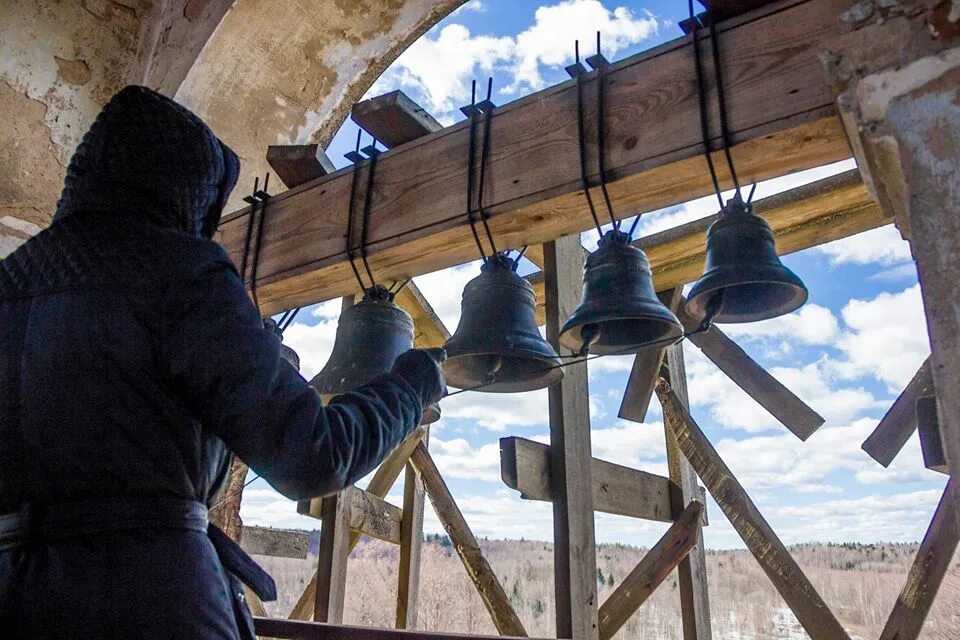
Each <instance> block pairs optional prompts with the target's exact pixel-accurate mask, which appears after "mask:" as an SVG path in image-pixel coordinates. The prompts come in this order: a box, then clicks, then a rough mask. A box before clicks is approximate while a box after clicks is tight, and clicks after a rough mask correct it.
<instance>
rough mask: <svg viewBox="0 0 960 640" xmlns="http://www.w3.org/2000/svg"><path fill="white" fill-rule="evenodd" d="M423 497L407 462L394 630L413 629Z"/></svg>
mask: <svg viewBox="0 0 960 640" xmlns="http://www.w3.org/2000/svg"><path fill="white" fill-rule="evenodd" d="M424 497H425V490H424V488H423V481H422V480H421V479H420V476H418V475H417V472H416V469H414V468H413V465H412V464H410V463H407V470H406V476H405V477H404V481H403V521H402V522H401V523H400V567H399V570H398V572H397V619H396V627H397V628H398V629H413V628H415V627H416V626H417V605H418V604H419V596H420V552H421V548H422V546H423V507H424V504H423V503H424Z"/></svg>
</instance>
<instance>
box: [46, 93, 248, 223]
mask: <svg viewBox="0 0 960 640" xmlns="http://www.w3.org/2000/svg"><path fill="white" fill-rule="evenodd" d="M239 171H240V161H239V160H238V159H237V156H236V154H235V153H234V152H233V151H231V150H230V148H229V147H227V146H226V145H225V144H223V143H222V142H220V140H218V139H217V137H216V136H214V135H213V132H212V131H210V129H209V128H208V127H207V125H205V124H204V123H203V121H202V120H200V118H198V117H197V116H196V115H194V114H193V113H191V112H190V111H189V110H187V109H185V108H184V107H182V106H181V105H179V104H177V103H176V102H174V101H173V100H170V99H169V98H167V97H165V96H162V95H160V94H159V93H157V92H155V91H152V90H150V89H147V88H146V87H136V86H130V87H126V88H125V89H123V90H121V91H120V93H118V94H117V95H115V96H114V97H113V98H112V99H111V100H110V102H108V103H107V105H106V106H105V107H104V108H103V111H101V112H100V115H98V116H97V119H96V120H95V121H94V123H93V126H91V127H90V131H88V132H87V134H86V135H85V136H84V138H83V142H81V143H80V146H79V147H77V151H76V153H74V154H73V158H72V159H71V160H70V166H69V167H67V178H66V181H65V184H64V187H63V193H62V194H61V195H60V201H59V202H58V203H57V211H56V213H55V214H54V217H53V219H54V221H57V220H61V219H63V218H66V217H67V216H71V215H78V214H82V213H88V212H89V213H107V214H112V215H121V216H137V217H140V218H142V219H144V220H147V221H149V222H150V223H151V224H155V225H158V226H161V227H166V228H171V229H179V230H181V231H184V232H186V233H189V234H192V235H198V236H201V235H202V236H205V237H207V238H209V237H211V236H212V235H213V233H214V231H216V228H217V225H218V224H219V222H220V215H221V213H222V212H223V208H224V206H225V205H226V203H227V198H228V197H229V196H230V192H231V191H232V190H233V187H234V185H235V184H236V182H237V175H238V174H239Z"/></svg>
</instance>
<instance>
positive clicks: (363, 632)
mask: <svg viewBox="0 0 960 640" xmlns="http://www.w3.org/2000/svg"><path fill="white" fill-rule="evenodd" d="M253 622H254V626H255V628H256V632H257V635H258V636H260V637H268V638H282V639H283V640H511V638H505V637H504V636H480V635H463V634H459V633H437V632H434V631H419V630H418V631H416V632H410V631H399V630H396V629H374V628H371V627H352V626H345V625H335V624H320V623H316V622H299V621H293V620H279V619H276V618H255V619H254V621H253ZM514 640H515V639H514ZM541 640H546V639H541Z"/></svg>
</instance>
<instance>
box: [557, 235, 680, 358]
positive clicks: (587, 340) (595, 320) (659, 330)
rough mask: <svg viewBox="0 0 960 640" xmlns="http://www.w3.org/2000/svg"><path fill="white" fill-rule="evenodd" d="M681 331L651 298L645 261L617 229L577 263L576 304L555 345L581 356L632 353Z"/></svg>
mask: <svg viewBox="0 0 960 640" xmlns="http://www.w3.org/2000/svg"><path fill="white" fill-rule="evenodd" d="M682 335H683V326H682V325H681V324H680V321H679V320H677V317H676V316H675V315H673V313H672V312H671V311H670V309H668V308H667V307H666V306H664V304H663V303H662V302H660V299H659V298H657V294H656V291H655V290H654V288H653V276H652V274H651V273H650V262H649V261H648V260H647V256H646V255H645V254H644V253H643V251H641V250H640V249H638V248H636V247H634V246H633V245H632V244H630V236H629V235H627V234H626V233H623V232H622V231H617V230H612V231H608V232H607V233H605V234H604V235H603V237H602V238H600V243H599V246H598V247H597V250H596V251H594V252H593V253H592V254H590V255H589V256H587V261H586V263H585V264H584V266H583V294H582V295H581V297H580V304H579V306H577V308H576V309H575V310H574V312H573V313H572V314H571V315H570V317H569V318H568V319H567V321H566V322H564V323H563V328H562V329H561V330H560V344H562V345H563V346H565V347H567V348H568V349H571V350H572V351H574V352H576V353H578V354H581V355H584V354H586V353H593V354H597V355H610V354H628V353H637V352H639V351H641V350H642V349H644V348H645V347H649V346H657V347H666V346H669V345H671V344H673V343H674V342H676V341H677V340H679V339H680V337H681V336H682Z"/></svg>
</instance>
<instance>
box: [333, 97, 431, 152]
mask: <svg viewBox="0 0 960 640" xmlns="http://www.w3.org/2000/svg"><path fill="white" fill-rule="evenodd" d="M350 118H351V119H352V120H353V121H354V122H356V123H357V124H358V125H360V128H362V129H363V130H364V131H366V132H367V133H369V134H370V135H372V136H373V137H374V138H376V139H377V140H379V141H380V142H382V143H383V144H385V145H386V146H388V147H390V148H393V147H397V146H399V145H401V144H405V143H407V142H410V141H411V140H416V139H417V138H421V137H423V136H425V135H427V134H428V133H433V132H434V131H439V130H440V129H442V128H443V125H441V124H440V123H439V122H437V120H436V118H434V117H433V116H432V115H430V114H429V113H427V111H426V110H425V109H424V108H423V107H421V106H420V105H418V104H417V103H416V102H414V101H413V100H411V99H410V98H409V97H408V96H407V94H405V93H404V92H403V91H400V90H396V91H391V92H390V93H385V94H383V95H381V96H376V97H374V98H370V99H368V100H364V101H362V102H358V103H357V104H355V105H353V109H352V110H351V111H350Z"/></svg>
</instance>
